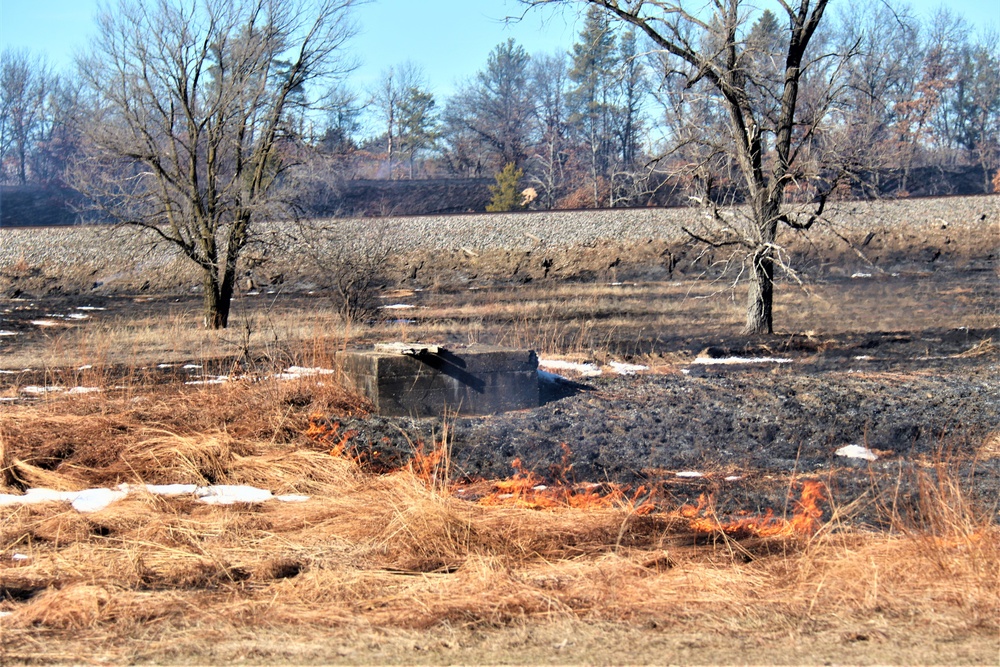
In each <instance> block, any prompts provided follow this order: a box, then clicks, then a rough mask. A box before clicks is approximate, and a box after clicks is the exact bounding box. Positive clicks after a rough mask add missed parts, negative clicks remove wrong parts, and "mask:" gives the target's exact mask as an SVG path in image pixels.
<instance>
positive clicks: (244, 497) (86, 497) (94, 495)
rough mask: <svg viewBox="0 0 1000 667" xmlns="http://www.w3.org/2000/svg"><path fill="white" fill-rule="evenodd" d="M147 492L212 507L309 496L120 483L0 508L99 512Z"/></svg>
mask: <svg viewBox="0 0 1000 667" xmlns="http://www.w3.org/2000/svg"><path fill="white" fill-rule="evenodd" d="M139 490H144V491H146V492H147V493H151V494H153V495H160V496H182V495H187V494H192V495H194V496H195V497H197V498H198V500H199V502H202V503H206V504H209V505H232V504H234V503H262V502H265V501H268V500H279V501H282V502H288V503H301V502H305V501H307V500H309V496H304V495H298V494H288V495H282V496H275V495H273V494H272V493H271V492H270V491H268V490H266V489H258V488H257V487H254V486H231V485H225V484H219V485H215V486H196V485H194V484H138V485H136V484H119V485H118V486H117V487H116V488H114V489H106V488H95V489H84V490H83V491H54V490H52V489H28V490H27V491H25V492H24V494H23V495H16V494H0V507H2V506H5V505H34V504H36V503H47V502H62V503H66V502H68V503H70V504H71V505H72V506H73V509H75V510H76V511H78V512H98V511H100V510H102V509H104V508H105V507H107V506H108V505H110V504H111V503H113V502H117V501H119V500H121V499H122V498H124V497H125V496H127V495H128V494H129V493H132V492H136V491H139Z"/></svg>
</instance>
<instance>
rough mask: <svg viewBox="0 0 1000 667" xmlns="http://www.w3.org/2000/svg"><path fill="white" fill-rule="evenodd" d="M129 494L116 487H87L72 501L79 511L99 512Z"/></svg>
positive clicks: (74, 507)
mask: <svg viewBox="0 0 1000 667" xmlns="http://www.w3.org/2000/svg"><path fill="white" fill-rule="evenodd" d="M126 495H127V494H126V493H125V492H124V491H118V490H115V489H85V490H83V491H79V492H77V494H76V496H75V497H74V498H73V499H72V500H71V501H70V504H72V505H73V509H75V510H76V511H77V512H99V511H101V510H102V509H104V508H105V507H107V506H108V505H110V504H111V503H113V502H115V501H117V500H121V499H122V498H124V497H125V496H126Z"/></svg>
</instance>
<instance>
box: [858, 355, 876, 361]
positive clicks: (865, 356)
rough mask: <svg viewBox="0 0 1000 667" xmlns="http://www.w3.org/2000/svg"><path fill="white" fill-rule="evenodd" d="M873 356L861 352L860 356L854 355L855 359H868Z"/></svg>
mask: <svg viewBox="0 0 1000 667" xmlns="http://www.w3.org/2000/svg"><path fill="white" fill-rule="evenodd" d="M871 358H872V356H871V355H870V354H859V355H858V356H856V357H854V360H855V361H868V360H869V359H871Z"/></svg>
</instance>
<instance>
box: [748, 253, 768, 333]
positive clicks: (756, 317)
mask: <svg viewBox="0 0 1000 667" xmlns="http://www.w3.org/2000/svg"><path fill="white" fill-rule="evenodd" d="M751 261H752V262H753V265H752V266H751V267H750V290H749V292H748V293H747V323H746V326H745V327H744V328H743V333H745V334H771V333H774V318H773V316H772V314H771V309H772V305H773V302H774V258H773V257H772V256H771V248H770V247H767V246H764V247H761V248H759V249H758V250H757V252H755V253H754V254H753V255H752V256H751Z"/></svg>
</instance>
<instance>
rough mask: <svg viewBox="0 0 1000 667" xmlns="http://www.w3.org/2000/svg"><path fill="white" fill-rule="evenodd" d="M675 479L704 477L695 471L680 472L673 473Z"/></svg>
mask: <svg viewBox="0 0 1000 667" xmlns="http://www.w3.org/2000/svg"><path fill="white" fill-rule="evenodd" d="M674 476H675V477H688V478H692V479H693V478H698V477H704V476H705V475H704V474H702V473H700V472H698V471H696V470H682V471H681V472H678V473H675V474H674Z"/></svg>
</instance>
